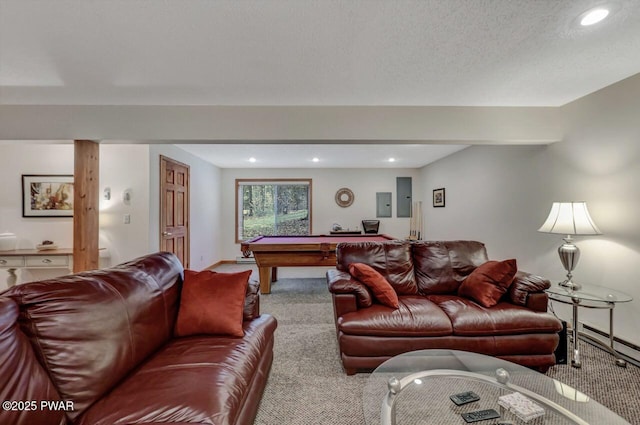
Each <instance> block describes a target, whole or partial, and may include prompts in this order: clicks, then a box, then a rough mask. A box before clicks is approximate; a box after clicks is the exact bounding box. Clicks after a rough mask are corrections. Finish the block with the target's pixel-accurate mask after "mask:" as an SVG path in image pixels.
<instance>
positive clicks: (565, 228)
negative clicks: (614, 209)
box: [538, 202, 602, 235]
mask: <svg viewBox="0 0 640 425" xmlns="http://www.w3.org/2000/svg"><path fill="white" fill-rule="evenodd" d="M538 232H546V233H558V234H563V235H600V234H602V232H600V229H598V226H596V224H595V223H594V222H593V220H592V219H591V216H590V215H589V210H588V209H587V203H586V202H554V203H553V205H552V206H551V211H550V212H549V217H547V220H546V221H545V222H544V224H543V225H542V226H541V227H540V228H539V229H538Z"/></svg>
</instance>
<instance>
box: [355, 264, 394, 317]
mask: <svg viewBox="0 0 640 425" xmlns="http://www.w3.org/2000/svg"><path fill="white" fill-rule="evenodd" d="M349 274H351V276H353V277H354V278H356V279H357V280H359V281H360V282H362V283H364V284H365V285H366V286H367V287H368V288H370V289H371V291H372V292H373V296H374V297H376V299H377V300H378V301H379V302H380V303H381V304H384V305H386V306H388V307H393V308H398V307H400V303H399V302H398V294H396V291H395V289H393V286H391V284H390V283H389V282H387V279H385V278H384V276H382V275H381V274H380V273H378V272H377V271H375V270H374V269H373V267H371V266H369V265H367V264H364V263H351V264H349Z"/></svg>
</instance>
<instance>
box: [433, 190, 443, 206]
mask: <svg viewBox="0 0 640 425" xmlns="http://www.w3.org/2000/svg"><path fill="white" fill-rule="evenodd" d="M433 206H434V207H444V187H443V188H441V189H434V190H433Z"/></svg>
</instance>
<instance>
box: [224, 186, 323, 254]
mask: <svg viewBox="0 0 640 425" xmlns="http://www.w3.org/2000/svg"><path fill="white" fill-rule="evenodd" d="M247 183H254V184H256V185H259V184H287V183H294V184H295V183H307V185H308V186H309V234H310V235H313V208H312V205H313V179H309V178H292V179H287V178H268V179H260V178H256V179H236V184H235V227H234V233H235V238H236V243H237V244H239V243H242V242H244V241H245V239H239V237H238V236H239V235H238V230H239V225H240V221H239V218H240V213H241V211H242V210H241V209H240V208H241V207H240V204H239V202H240V199H239V195H240V186H241V185H246V184H247ZM246 240H248V239H246Z"/></svg>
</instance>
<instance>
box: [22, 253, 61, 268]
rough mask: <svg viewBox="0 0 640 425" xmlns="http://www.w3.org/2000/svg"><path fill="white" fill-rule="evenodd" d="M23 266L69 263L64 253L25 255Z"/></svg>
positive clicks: (47, 265)
mask: <svg viewBox="0 0 640 425" xmlns="http://www.w3.org/2000/svg"><path fill="white" fill-rule="evenodd" d="M24 260H25V267H65V266H68V265H69V259H68V258H67V256H66V255H50V256H47V255H27V256H26V257H24Z"/></svg>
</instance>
